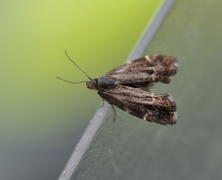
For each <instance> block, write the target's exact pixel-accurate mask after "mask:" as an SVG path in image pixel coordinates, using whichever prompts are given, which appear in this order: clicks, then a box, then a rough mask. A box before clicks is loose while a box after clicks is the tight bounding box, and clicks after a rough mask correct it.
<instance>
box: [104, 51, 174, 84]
mask: <svg viewBox="0 0 222 180" xmlns="http://www.w3.org/2000/svg"><path fill="white" fill-rule="evenodd" d="M177 68H178V64H177V60H176V59H175V58H173V57H170V56H163V55H156V56H145V57H143V58H140V59H137V60H134V61H130V62H128V63H126V64H124V65H122V66H119V67H117V68H115V69H113V70H111V71H109V72H108V73H106V74H105V75H104V76H102V77H106V78H108V79H112V80H114V81H116V84H124V85H128V84H146V83H148V82H162V83H170V81H171V79H172V77H173V76H174V75H175V74H176V72H177Z"/></svg>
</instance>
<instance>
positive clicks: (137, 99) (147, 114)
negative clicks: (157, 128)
mask: <svg viewBox="0 0 222 180" xmlns="http://www.w3.org/2000/svg"><path fill="white" fill-rule="evenodd" d="M98 94H99V95H100V96H101V97H102V98H103V99H105V100H107V101H108V102H109V103H110V104H112V105H115V106H117V107H118V108H120V109H122V110H123V111H126V112H127V113H129V114H132V115H134V116H136V117H138V118H141V119H144V120H146V121H151V122H156V123H159V124H162V125H168V124H170V125H173V124H175V123H176V103H175V101H174V100H173V99H172V97H171V96H170V95H168V94H154V93H150V92H146V91H142V90H140V89H137V88H132V87H128V86H122V85H117V86H113V87H112V88H109V89H103V88H100V89H99V91H98Z"/></svg>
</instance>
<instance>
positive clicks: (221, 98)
mask: <svg viewBox="0 0 222 180" xmlns="http://www.w3.org/2000/svg"><path fill="white" fill-rule="evenodd" d="M221 7H222V1H208V0H193V1H190V0H180V1H177V2H176V4H175V5H174V7H173V9H172V10H171V12H170V14H169V15H168V17H167V18H166V20H165V22H164V23H163V25H162V27H161V28H160V30H159V32H158V33H157V35H156V37H155V38H154V39H153V41H152V43H151V44H150V46H149V47H148V51H147V53H146V54H159V53H161V54H167V55H172V56H176V57H177V58H178V60H179V66H180V67H179V71H178V75H177V76H176V77H175V78H174V79H173V82H172V83H171V84H170V85H162V84H157V85H155V87H154V88H153V89H152V91H153V92H155V93H169V94H171V95H172V97H173V98H174V100H175V101H176V102H177V106H178V123H177V124H176V125H174V126H161V125H158V124H155V123H149V122H145V121H143V120H140V119H138V118H135V117H133V116H130V115H128V114H127V113H125V112H123V111H121V110H117V120H116V122H115V123H113V122H112V117H113V113H112V112H110V113H109V116H108V117H107V119H106V120H105V121H104V122H103V124H102V126H101V127H100V129H99V131H98V132H97V134H96V136H95V138H94V139H93V141H92V143H91V145H90V147H89V149H88V150H87V152H86V153H85V155H84V157H83V159H82V160H81V161H80V164H79V166H78V167H77V169H76V171H75V173H74V174H73V176H72V179H78V180H82V179H84V180H85V179H87V180H90V179H92V180H94V179H95V180H100V179H101V180H104V179H111V180H112V179H115V180H116V179H127V180H129V179H132V180H134V179H136V180H138V179H157V180H162V179H180V180H183V179H201V180H203V179H206V180H208V179H221V178H222V172H221V165H222V155H221V152H222V131H221V129H222V121H221V119H222V118H221V114H222V83H221V78H222V60H221V57H222V33H221V29H222V21H221V17H222V11H221Z"/></svg>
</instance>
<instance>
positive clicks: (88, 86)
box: [86, 79, 98, 90]
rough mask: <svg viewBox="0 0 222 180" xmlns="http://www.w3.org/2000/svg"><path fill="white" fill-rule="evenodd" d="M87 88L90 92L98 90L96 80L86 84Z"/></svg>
mask: <svg viewBox="0 0 222 180" xmlns="http://www.w3.org/2000/svg"><path fill="white" fill-rule="evenodd" d="M86 85H87V88H89V89H92V90H98V88H97V79H92V80H91V81H87V82H86Z"/></svg>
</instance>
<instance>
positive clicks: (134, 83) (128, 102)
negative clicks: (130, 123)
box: [58, 53, 178, 125]
mask: <svg viewBox="0 0 222 180" xmlns="http://www.w3.org/2000/svg"><path fill="white" fill-rule="evenodd" d="M66 55H67V53H66ZM67 57H68V58H69V56H68V55H67ZM69 60H70V61H71V62H72V63H73V64H75V65H76V66H77V67H78V68H79V69H80V70H81V71H82V72H83V73H84V74H86V73H85V72H84V71H83V70H82V69H81V68H80V67H79V66H78V65H77V64H76V63H75V62H74V61H72V60H71V59H70V58H69ZM177 68H178V64H177V60H176V59H175V58H173V57H170V56H164V55H154V56H145V57H142V58H140V59H136V60H134V61H130V62H127V63H126V64H124V65H122V66H119V67H117V68H115V69H113V70H111V71H109V72H108V73H106V74H105V75H103V76H101V77H99V78H98V79H91V78H90V77H89V76H88V75H87V74H86V76H87V77H88V78H89V79H90V81H82V82H86V84H87V88H89V89H92V90H98V94H99V95H100V96H101V97H102V98H103V99H104V100H106V101H107V102H109V103H110V104H111V105H112V107H113V105H114V106H116V107H118V108H120V109H122V110H123V111H126V112H127V113H129V114H131V115H133V116H136V117H138V118H141V119H143V120H146V121H151V122H156V123H158V124H162V125H168V124H169V125H173V124H175V123H176V118H177V116H176V113H177V111H176V109H177V108H176V103H175V101H174V100H173V98H172V97H171V96H170V95H168V94H154V93H151V92H150V91H149V89H148V87H149V86H150V85H151V84H152V83H154V82H162V83H170V82H171V79H172V77H173V76H174V75H175V74H176V73H177ZM58 78H59V79H62V78H60V77H58ZM62 80H64V79H62ZM64 81H66V82H70V83H74V84H76V83H75V82H71V81H67V80H64ZM79 83H81V82H79Z"/></svg>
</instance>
